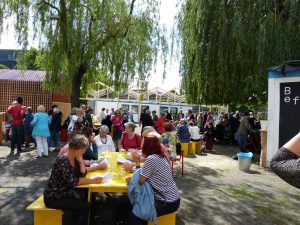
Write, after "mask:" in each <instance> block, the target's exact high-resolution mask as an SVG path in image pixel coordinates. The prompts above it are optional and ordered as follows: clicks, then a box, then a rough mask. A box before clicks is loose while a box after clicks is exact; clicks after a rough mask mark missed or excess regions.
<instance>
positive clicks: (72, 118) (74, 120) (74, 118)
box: [68, 115, 78, 132]
mask: <svg viewBox="0 0 300 225" xmlns="http://www.w3.org/2000/svg"><path fill="white" fill-rule="evenodd" d="M77 119H78V116H76V115H71V116H70V122H69V126H68V132H72V131H73V128H74V125H75V123H76V121H77Z"/></svg>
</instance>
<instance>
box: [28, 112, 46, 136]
mask: <svg viewBox="0 0 300 225" xmlns="http://www.w3.org/2000/svg"><path fill="white" fill-rule="evenodd" d="M50 122H51V121H50V118H49V116H48V114H46V113H43V112H38V113H36V114H34V118H33V120H32V122H31V125H32V126H33V130H32V137H35V136H42V137H50V131H49V124H50Z"/></svg>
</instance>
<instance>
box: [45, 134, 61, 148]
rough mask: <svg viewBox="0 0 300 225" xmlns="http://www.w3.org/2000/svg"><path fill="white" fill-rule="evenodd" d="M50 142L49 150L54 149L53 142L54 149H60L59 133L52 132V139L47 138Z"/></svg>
mask: <svg viewBox="0 0 300 225" xmlns="http://www.w3.org/2000/svg"><path fill="white" fill-rule="evenodd" d="M47 141H48V148H50V147H52V142H53V144H54V145H53V147H55V148H59V145H60V143H59V131H50V137H48V138H47Z"/></svg>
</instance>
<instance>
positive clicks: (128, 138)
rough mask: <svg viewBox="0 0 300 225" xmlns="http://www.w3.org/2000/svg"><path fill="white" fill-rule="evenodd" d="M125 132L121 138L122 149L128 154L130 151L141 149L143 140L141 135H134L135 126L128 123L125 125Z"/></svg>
mask: <svg viewBox="0 0 300 225" xmlns="http://www.w3.org/2000/svg"><path fill="white" fill-rule="evenodd" d="M124 126H125V132H124V133H123V135H122V138H121V149H123V150H124V151H126V152H128V150H129V149H136V150H140V149H141V144H142V138H141V136H140V135H138V134H136V133H134V131H135V127H136V126H135V124H134V123H132V122H128V123H125V124H124Z"/></svg>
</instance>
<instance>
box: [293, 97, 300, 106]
mask: <svg viewBox="0 0 300 225" xmlns="http://www.w3.org/2000/svg"><path fill="white" fill-rule="evenodd" d="M293 100H294V105H297V101H299V96H296V97H295V98H293Z"/></svg>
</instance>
